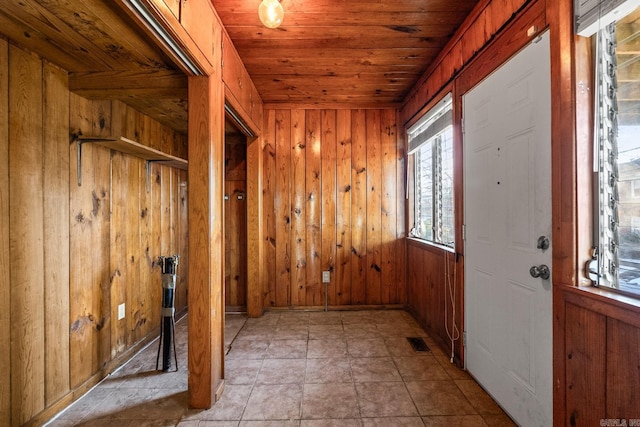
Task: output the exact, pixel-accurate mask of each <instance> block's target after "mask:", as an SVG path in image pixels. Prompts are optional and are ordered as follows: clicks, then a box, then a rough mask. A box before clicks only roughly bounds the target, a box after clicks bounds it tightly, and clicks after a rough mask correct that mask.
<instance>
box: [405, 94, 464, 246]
mask: <svg viewBox="0 0 640 427" xmlns="http://www.w3.org/2000/svg"><path fill="white" fill-rule="evenodd" d="M451 105H452V101H451V94H449V95H447V96H445V97H444V99H442V100H441V101H440V102H439V103H438V104H437V105H436V106H435V107H433V108H432V109H431V110H430V111H429V112H428V113H427V114H425V115H424V116H423V117H422V118H421V119H420V120H419V121H418V122H417V123H416V124H415V125H413V126H412V127H411V128H410V129H409V131H408V139H409V155H410V160H411V163H412V164H413V168H412V169H413V171H412V178H413V179H412V183H413V192H412V194H411V204H412V209H411V213H412V218H413V227H412V229H411V236H412V237H415V238H418V239H422V240H426V241H429V242H433V243H438V244H442V245H445V246H449V247H453V244H454V241H455V230H454V206H453V130H452V111H451Z"/></svg>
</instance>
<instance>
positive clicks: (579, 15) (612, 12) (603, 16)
mask: <svg viewBox="0 0 640 427" xmlns="http://www.w3.org/2000/svg"><path fill="white" fill-rule="evenodd" d="M638 6H640V0H575V1H574V16H575V21H576V22H575V28H576V34H578V35H581V36H584V37H591V36H592V35H594V34H595V33H596V32H597V31H598V30H599V29H601V28H604V27H605V26H607V25H609V24H610V23H612V22H613V21H615V20H617V19H618V17H620V18H621V17H623V16H625V15H627V14H628V13H629V12H631V11H632V10H634V9H636V8H637V7H638Z"/></svg>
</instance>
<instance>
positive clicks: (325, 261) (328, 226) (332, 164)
mask: <svg viewBox="0 0 640 427" xmlns="http://www.w3.org/2000/svg"><path fill="white" fill-rule="evenodd" d="M321 114H322V116H321V120H322V122H321V137H322V159H321V162H322V165H321V178H322V191H321V203H322V206H321V207H322V220H321V224H322V260H321V268H322V271H329V272H330V273H331V281H330V283H329V285H328V286H326V285H325V284H324V283H323V284H322V286H323V287H325V289H326V290H327V292H328V294H329V295H328V304H329V305H336V293H337V288H336V280H335V262H336V243H335V242H336V196H337V188H336V156H337V148H336V144H337V135H336V111H335V110H322V111H321Z"/></svg>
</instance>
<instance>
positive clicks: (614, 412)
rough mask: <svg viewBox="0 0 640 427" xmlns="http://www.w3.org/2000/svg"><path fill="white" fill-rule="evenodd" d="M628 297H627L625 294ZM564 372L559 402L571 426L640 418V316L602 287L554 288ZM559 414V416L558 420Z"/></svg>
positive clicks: (559, 358)
mask: <svg viewBox="0 0 640 427" xmlns="http://www.w3.org/2000/svg"><path fill="white" fill-rule="evenodd" d="M621 299H624V298H621ZM554 300H555V304H556V316H555V318H556V319H555V322H556V323H557V324H558V325H562V327H561V328H558V329H556V331H557V333H559V334H560V335H561V337H560V338H561V339H562V340H563V341H564V346H563V348H561V349H557V355H556V360H555V364H556V365H557V366H556V368H557V369H558V370H559V371H560V372H562V373H563V375H562V376H561V377H560V378H561V382H562V384H560V386H561V387H559V391H557V393H559V396H556V398H557V403H558V404H560V405H561V406H562V407H563V408H564V409H565V410H564V411H563V414H564V416H563V418H564V419H563V420H562V424H563V425H567V426H592V425H602V424H601V423H602V420H624V421H627V422H628V421H629V420H632V419H636V420H637V419H640V406H638V402H640V389H639V388H638V382H640V370H639V369H638V366H640V318H638V314H637V302H636V304H635V306H636V307H635V308H631V307H629V306H628V305H627V304H625V303H622V302H621V301H620V300H616V299H612V298H611V296H610V295H609V296H604V295H600V292H599V291H597V290H596V291H595V292H586V291H584V290H580V289H578V288H572V287H568V286H558V287H556V288H554ZM558 421H559V420H556V422H558Z"/></svg>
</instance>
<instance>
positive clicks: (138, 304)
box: [131, 162, 159, 343]
mask: <svg viewBox="0 0 640 427" xmlns="http://www.w3.org/2000/svg"><path fill="white" fill-rule="evenodd" d="M146 181H147V165H146V162H138V190H137V193H138V217H137V223H138V230H139V240H138V242H139V247H138V252H137V255H136V257H137V258H138V268H139V270H138V283H137V284H136V283H133V284H132V285H133V286H132V287H131V293H132V295H131V299H132V300H133V303H134V306H133V309H134V310H133V313H132V314H133V330H132V331H131V332H132V333H131V340H132V343H135V342H137V341H138V340H140V339H141V338H144V337H145V336H146V335H147V334H148V333H149V332H150V331H151V330H152V329H153V328H155V327H156V326H157V324H152V323H151V322H150V321H149V320H150V319H151V317H152V314H151V312H152V310H153V309H154V308H155V307H156V306H157V305H159V303H158V302H157V301H154V300H153V299H152V298H151V296H152V295H153V290H152V287H153V286H154V285H155V286H159V282H154V281H153V274H152V272H153V266H154V265H155V263H154V259H153V252H152V251H151V241H152V239H153V237H152V235H151V230H152V219H151V213H150V208H149V205H150V204H151V193H150V192H147V182H146ZM149 187H151V185H149ZM150 190H151V189H149V191H150ZM132 220H133V219H132Z"/></svg>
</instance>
